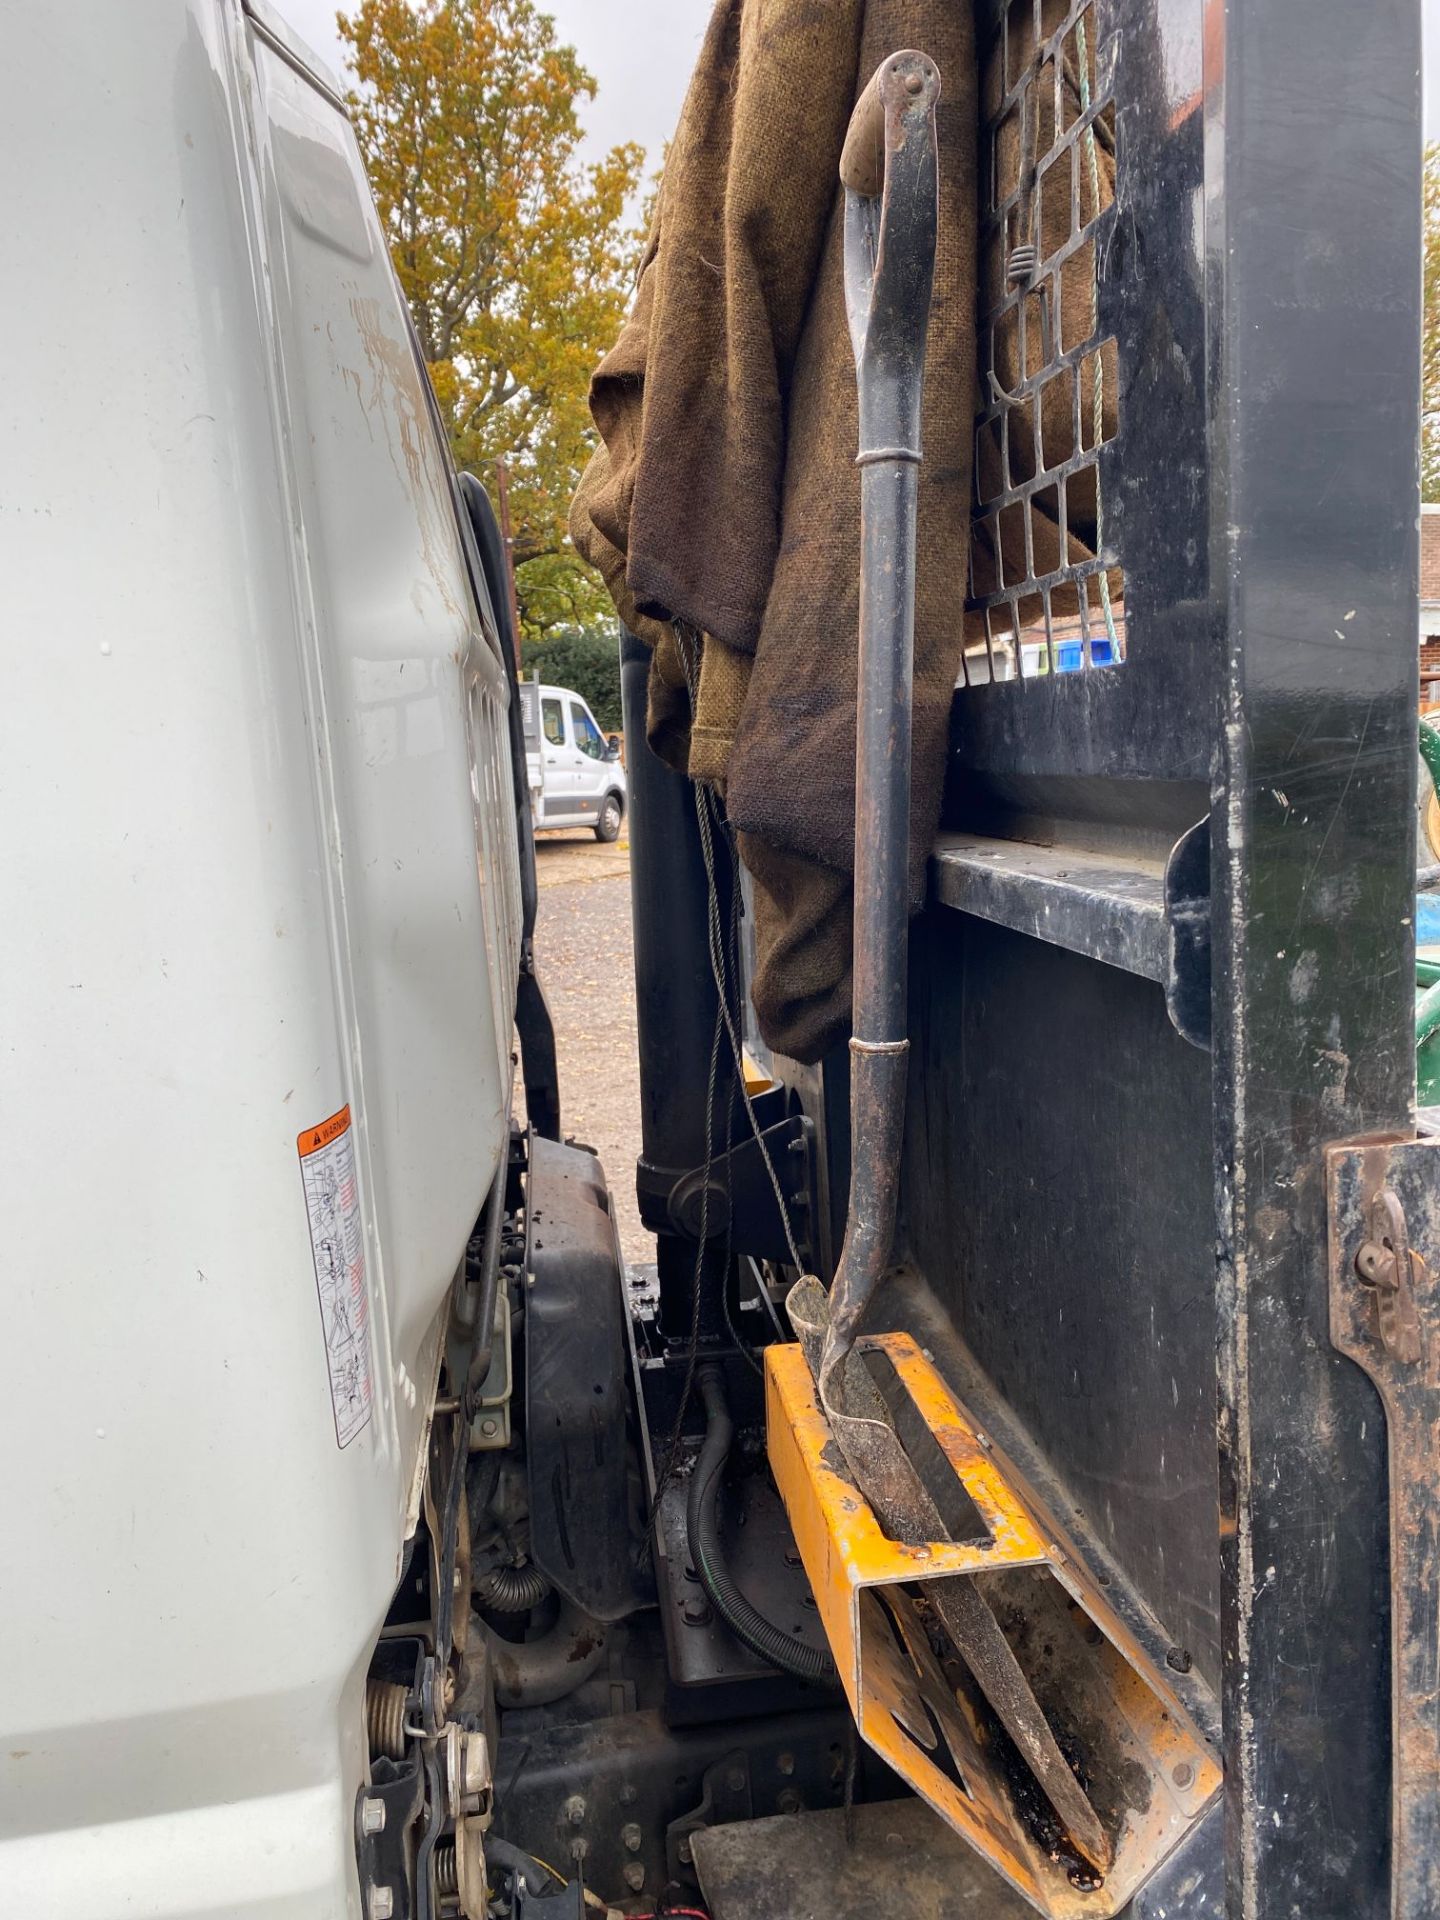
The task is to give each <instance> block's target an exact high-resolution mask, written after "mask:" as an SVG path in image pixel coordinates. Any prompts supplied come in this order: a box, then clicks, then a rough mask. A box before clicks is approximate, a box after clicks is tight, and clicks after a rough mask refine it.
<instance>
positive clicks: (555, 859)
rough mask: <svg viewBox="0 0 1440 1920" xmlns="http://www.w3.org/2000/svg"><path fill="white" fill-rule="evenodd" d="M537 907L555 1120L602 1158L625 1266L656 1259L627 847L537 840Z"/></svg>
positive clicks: (570, 836)
mask: <svg viewBox="0 0 1440 1920" xmlns="http://www.w3.org/2000/svg"><path fill="white" fill-rule="evenodd" d="M535 856H536V867H537V869H538V873H539V880H540V911H539V915H538V917H537V920H536V925H535V956H536V960H537V962H538V964H539V968H540V978H541V980H542V981H543V982H544V985H545V994H546V998H547V999H548V1000H549V1002H550V1011H551V1013H552V1015H553V1016H554V1020H555V1037H556V1042H557V1046H558V1051H559V1058H560V1124H561V1126H562V1127H563V1128H564V1130H565V1133H566V1135H567V1137H573V1138H574V1139H576V1140H579V1141H582V1142H583V1143H584V1144H585V1145H586V1146H587V1147H593V1148H594V1149H595V1151H596V1152H597V1153H598V1154H599V1156H600V1160H601V1164H602V1165H603V1166H604V1168H605V1172H606V1175H607V1177H608V1179H609V1182H610V1194H611V1198H612V1200H613V1202H614V1206H615V1213H616V1218H617V1220H618V1222H619V1226H620V1249H621V1252H622V1253H623V1254H624V1256H625V1258H626V1260H627V1261H644V1260H653V1259H654V1258H655V1242H654V1240H653V1239H652V1238H651V1236H650V1235H649V1234H648V1233H646V1232H645V1230H644V1229H643V1228H642V1227H641V1225H640V1215H639V1213H638V1211H637V1209H636V1205H635V1160H636V1156H637V1155H638V1154H639V1152H640V1080H639V1075H638V1073H637V1070H636V1062H635V971H634V959H633V954H632V944H631V934H630V843H629V840H628V839H627V838H626V837H625V835H624V834H623V832H622V834H621V837H620V839H619V840H617V841H616V842H615V844H614V845H613V846H608V847H605V846H601V844H600V842H599V841H598V840H596V838H595V836H594V835H593V834H592V833H590V832H588V831H586V830H583V829H582V830H581V831H580V832H577V833H565V834H556V833H547V834H541V835H540V837H539V838H538V840H537V841H536V844H535Z"/></svg>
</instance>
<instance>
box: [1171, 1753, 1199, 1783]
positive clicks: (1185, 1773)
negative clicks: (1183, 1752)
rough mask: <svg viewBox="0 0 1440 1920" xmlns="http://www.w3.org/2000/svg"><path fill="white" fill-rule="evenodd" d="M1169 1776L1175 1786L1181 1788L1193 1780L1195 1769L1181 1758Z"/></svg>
mask: <svg viewBox="0 0 1440 1920" xmlns="http://www.w3.org/2000/svg"><path fill="white" fill-rule="evenodd" d="M1170 1778H1171V1779H1172V1780H1173V1781H1174V1782H1175V1784H1176V1786H1177V1787H1180V1788H1182V1789H1183V1788H1185V1787H1188V1786H1189V1785H1190V1784H1191V1782H1192V1781H1193V1780H1194V1778H1195V1769H1194V1767H1192V1766H1191V1764H1190V1762H1189V1761H1188V1760H1182V1761H1181V1762H1180V1764H1179V1766H1178V1767H1176V1768H1175V1769H1174V1771H1173V1772H1172V1773H1171V1775H1170Z"/></svg>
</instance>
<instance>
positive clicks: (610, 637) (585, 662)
mask: <svg viewBox="0 0 1440 1920" xmlns="http://www.w3.org/2000/svg"><path fill="white" fill-rule="evenodd" d="M520 665H521V669H522V671H523V672H524V673H525V675H526V677H527V678H533V676H534V675H535V673H536V672H537V671H538V672H539V674H540V677H541V679H542V680H543V681H544V682H545V684H546V685H547V686H551V687H569V688H571V689H572V691H574V692H575V693H578V694H579V695H580V696H581V698H582V699H583V700H584V701H585V702H586V704H587V705H588V707H589V708H590V711H591V712H592V713H593V714H594V716H595V718H596V721H597V722H598V723H599V726H600V728H601V731H602V732H604V733H618V732H619V731H620V637H619V634H618V633H616V632H614V631H610V632H607V631H606V630H605V628H603V627H577V628H572V629H571V630H570V631H569V632H561V633H552V634H549V635H547V636H546V638H545V639H543V640H525V641H523V642H522V643H521V647H520Z"/></svg>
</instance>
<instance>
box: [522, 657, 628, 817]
mask: <svg viewBox="0 0 1440 1920" xmlns="http://www.w3.org/2000/svg"><path fill="white" fill-rule="evenodd" d="M520 711H521V715H522V717H523V720H524V725H525V765H526V770H527V772H528V774H529V777H530V811H531V816H532V818H533V819H534V822H535V828H536V831H537V832H541V831H543V830H544V829H545V828H547V827H590V828H593V830H594V833H595V838H596V839H597V840H615V839H618V838H619V835H620V823H621V821H622V820H623V819H624V818H625V769H624V768H623V767H622V766H621V764H620V749H619V747H618V746H615V745H612V744H610V743H609V742H608V741H607V740H606V738H605V735H604V734H603V733H602V732H601V731H600V729H599V727H598V726H597V725H596V723H595V716H594V714H593V713H591V711H590V709H589V707H588V706H587V705H586V704H585V702H584V700H582V699H581V697H580V695H579V694H578V693H575V692H572V690H571V689H570V688H569V687H545V686H541V685H540V683H539V679H538V676H537V678H536V679H535V680H526V681H524V682H522V684H521V688H520Z"/></svg>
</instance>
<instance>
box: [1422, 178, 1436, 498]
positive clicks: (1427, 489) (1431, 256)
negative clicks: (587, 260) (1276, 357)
mask: <svg viewBox="0 0 1440 1920" xmlns="http://www.w3.org/2000/svg"><path fill="white" fill-rule="evenodd" d="M1422 324H1423V327H1424V334H1423V345H1422V348H1421V354H1420V368H1421V381H1420V497H1421V499H1422V500H1430V501H1435V502H1440V141H1434V142H1432V143H1431V145H1430V146H1428V147H1427V148H1426V149H1425V279H1424V301H1423V313H1422Z"/></svg>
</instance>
